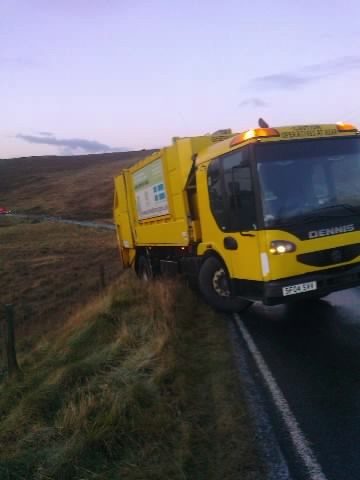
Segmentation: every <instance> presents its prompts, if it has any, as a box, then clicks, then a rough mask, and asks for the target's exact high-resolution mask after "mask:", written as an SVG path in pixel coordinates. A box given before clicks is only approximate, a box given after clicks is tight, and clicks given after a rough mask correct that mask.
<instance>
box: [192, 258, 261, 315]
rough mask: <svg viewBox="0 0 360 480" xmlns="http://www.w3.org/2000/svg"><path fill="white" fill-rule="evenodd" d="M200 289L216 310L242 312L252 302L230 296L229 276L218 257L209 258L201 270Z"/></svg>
mask: <svg viewBox="0 0 360 480" xmlns="http://www.w3.org/2000/svg"><path fill="white" fill-rule="evenodd" d="M199 288H200V291H201V293H202V295H203V297H204V298H205V300H206V301H207V302H208V303H209V304H210V305H211V306H212V307H214V308H215V309H216V310H221V311H223V312H230V313H233V312H242V311H244V310H246V309H247V308H248V307H249V306H250V305H251V304H252V302H250V301H249V300H246V299H244V298H240V297H234V296H232V295H231V294H230V285H229V276H228V273H227V271H226V268H225V266H224V264H223V263H222V262H221V261H220V260H219V259H217V258H216V257H209V258H207V259H206V260H205V261H204V263H203V264H202V266H201V268H200V273H199Z"/></svg>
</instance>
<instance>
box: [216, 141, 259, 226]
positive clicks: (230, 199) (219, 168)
mask: <svg viewBox="0 0 360 480" xmlns="http://www.w3.org/2000/svg"><path fill="white" fill-rule="evenodd" d="M247 153H248V151H247V149H246V148H245V149H243V150H240V151H239V150H238V151H236V152H232V153H230V154H228V155H224V156H223V157H219V158H217V159H216V160H213V162H212V163H211V164H210V166H209V169H208V182H209V196H210V205H211V210H212V213H213V215H214V218H215V220H216V222H217V224H218V226H219V228H221V230H223V231H227V232H235V231H242V230H253V229H254V228H256V210H255V196H254V192H253V184H252V177H251V170H250V167H249V166H248V162H247V161H246V158H247ZM215 171H216V179H217V181H216V184H215V183H214V180H213V178H212V177H213V176H214V172H215Z"/></svg>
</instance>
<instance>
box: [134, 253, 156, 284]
mask: <svg viewBox="0 0 360 480" xmlns="http://www.w3.org/2000/svg"><path fill="white" fill-rule="evenodd" d="M137 274H138V277H139V278H140V279H141V280H144V281H145V282H148V281H149V280H151V278H152V276H153V274H152V268H151V263H150V260H149V259H148V258H147V257H146V256H145V255H140V257H139V259H138V262H137Z"/></svg>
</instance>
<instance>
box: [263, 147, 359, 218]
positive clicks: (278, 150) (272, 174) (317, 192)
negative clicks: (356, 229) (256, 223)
mask: <svg viewBox="0 0 360 480" xmlns="http://www.w3.org/2000/svg"><path fill="white" fill-rule="evenodd" d="M255 148H256V160H257V172H258V176H259V182H260V189H261V197H262V198H261V200H262V207H263V215H264V224H265V227H274V226H277V225H284V224H287V223H298V222H299V223H300V222H303V221H311V220H314V219H316V218H318V217H324V216H346V215H354V214H355V215H360V137H350V138H345V137H342V138H331V139H321V140H302V141H296V142H281V143H277V142H274V143H270V142H269V143H262V144H257V145H256V147H255Z"/></svg>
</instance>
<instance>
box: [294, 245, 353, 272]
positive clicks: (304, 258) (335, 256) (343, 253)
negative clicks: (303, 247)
mask: <svg viewBox="0 0 360 480" xmlns="http://www.w3.org/2000/svg"><path fill="white" fill-rule="evenodd" d="M359 255H360V243H354V244H352V245H346V246H344V247H336V248H328V249H327V250H318V251H317V252H310V253H302V254H301V255H297V256H296V259H297V260H298V262H300V263H303V264H304V265H311V266H313V267H326V266H329V265H336V264H338V263H343V262H350V261H351V260H354V259H355V258H356V257H358V256H359Z"/></svg>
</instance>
